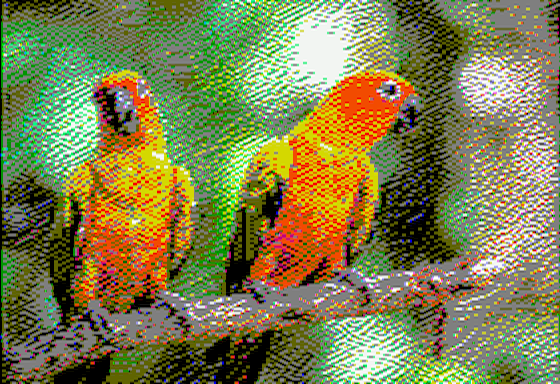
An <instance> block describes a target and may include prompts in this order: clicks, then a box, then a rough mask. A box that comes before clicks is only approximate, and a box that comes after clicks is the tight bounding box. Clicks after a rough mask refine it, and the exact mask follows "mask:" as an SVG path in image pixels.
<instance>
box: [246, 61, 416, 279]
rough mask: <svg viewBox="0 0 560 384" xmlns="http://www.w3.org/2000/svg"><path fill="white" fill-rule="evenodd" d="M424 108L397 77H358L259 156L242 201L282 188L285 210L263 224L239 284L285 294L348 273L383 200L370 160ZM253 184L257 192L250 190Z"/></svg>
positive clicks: (248, 175) (381, 73) (375, 74)
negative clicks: (389, 135)
mask: <svg viewBox="0 0 560 384" xmlns="http://www.w3.org/2000/svg"><path fill="white" fill-rule="evenodd" d="M419 102H420V99H419V97H418V95H417V94H416V92H415V90H414V87H413V86H412V84H411V83H410V82H408V81H406V80H405V79H403V78H401V77H400V76H398V75H397V74H394V73H390V72H384V71H378V72H373V73H370V72H361V73H358V74H355V75H352V76H348V77H346V78H344V79H343V80H342V81H340V82H338V83H337V84H336V85H335V86H334V87H333V88H332V89H331V90H330V91H329V92H328V94H327V95H326V96H325V97H324V98H323V99H322V100H321V101H320V102H319V104H318V105H317V107H315V108H314V110H313V111H312V112H310V113H309V114H308V115H307V116H306V118H305V119H304V120H302V121H301V122H300V123H299V124H297V125H296V126H295V127H294V128H293V130H292V131H291V132H290V133H288V134H287V135H285V136H283V137H282V138H281V139H280V138H277V137H275V138H273V139H272V140H270V141H269V142H268V143H267V144H265V145H263V146H262V147H261V148H260V150H259V151H258V153H257V154H256V155H255V156H254V157H253V158H252V160H251V162H250V164H249V166H248V167H247V169H246V171H245V175H244V180H245V183H244V184H242V186H241V189H242V194H244V195H245V196H253V197H254V195H257V194H263V193H265V192H266V193H269V194H270V193H271V191H273V190H275V189H276V190H277V189H278V188H279V187H280V189H282V190H281V191H280V192H278V193H276V195H278V194H279V195H280V196H279V198H278V199H281V203H280V204H278V205H279V207H278V211H277V213H276V215H277V217H274V218H273V219H272V220H271V218H270V217H267V218H264V219H263V220H262V223H259V224H258V226H259V227H260V228H259V233H260V234H262V236H260V237H261V241H260V246H259V250H258V252H257V256H256V257H255V258H254V260H252V261H251V263H252V264H251V265H250V267H249V276H248V279H247V280H246V282H244V283H242V284H245V285H247V284H246V283H247V282H249V283H250V282H255V281H260V282H263V283H265V284H266V285H268V286H270V287H276V288H279V289H285V288H287V287H295V286H298V285H302V284H308V283H311V282H315V283H316V282H322V281H326V280H328V279H330V278H331V277H332V276H333V272H334V271H336V270H341V269H344V268H345V267H346V266H347V264H348V263H349V262H350V261H349V260H351V255H352V254H355V253H356V250H357V249H358V247H359V246H361V245H362V244H364V243H365V242H366V241H368V240H369V238H370V235H371V231H372V220H373V218H374V203H375V202H376V201H377V199H378V189H379V186H378V174H377V172H376V170H375V168H374V165H373V164H372V163H371V162H370V159H369V157H368V155H367V152H369V151H370V150H371V149H372V147H373V146H374V145H375V144H376V143H377V142H379V141H380V140H381V139H382V138H383V137H384V136H386V135H387V133H388V132H390V131H395V130H398V131H399V132H402V129H403V128H407V127H406V124H405V123H403V121H407V118H409V116H410V113H411V111H412V113H413V110H414V109H415V108H416V107H417V106H416V104H417V103H419ZM410 125H412V124H410ZM255 175H256V176H255ZM255 177H256V179H257V181H258V183H260V185H262V186H263V187H262V188H261V189H260V190H251V187H250V183H248V182H247V180H251V178H252V180H255ZM278 180H283V181H284V183H280V184H279V181H278ZM245 205H247V203H246V202H244V203H243V202H242V203H241V206H242V207H244V206H245Z"/></svg>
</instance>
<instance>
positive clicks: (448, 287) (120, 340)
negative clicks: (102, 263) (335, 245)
mask: <svg viewBox="0 0 560 384" xmlns="http://www.w3.org/2000/svg"><path fill="white" fill-rule="evenodd" d="M466 266H467V263H461V264H460V265H455V264H452V265H451V264H449V265H446V266H445V267H447V268H448V269H447V271H445V269H437V268H432V267H426V268H424V269H419V270H416V271H408V272H399V273H393V274H391V275H385V276H375V277H371V278H370V277H364V276H362V275H360V274H359V273H357V272H356V271H355V270H353V269H348V270H345V271H340V272H338V273H337V276H336V277H335V278H334V279H332V280H331V281H329V282H327V283H320V284H314V285H308V286H302V287H297V288H288V289H285V290H281V291H280V290H275V289H273V288H270V287H267V286H265V285H263V284H262V283H260V282H258V283H255V284H253V285H252V286H249V287H248V288H247V291H248V293H245V294H235V295H232V296H225V297H219V298H217V299H212V300H205V301H198V302H192V301H189V300H188V299H186V298H184V297H181V296H180V295H179V294H176V293H171V292H161V293H160V294H159V295H158V297H157V299H158V300H157V301H156V304H154V305H153V306H152V307H151V308H146V309H141V310H138V311H134V312H133V313H128V314H113V315H111V314H109V312H108V311H107V310H106V309H105V308H102V307H100V304H99V301H97V300H96V301H92V302H90V305H89V307H88V310H87V311H86V312H85V313H84V314H83V315H82V316H80V317H79V318H77V319H72V320H73V323H72V327H71V328H69V329H57V330H56V332H52V333H48V334H45V335H42V336H41V337H40V338H36V339H35V340H33V341H32V342H30V343H27V344H25V345H23V344H20V345H18V346H11V347H10V348H5V351H6V354H7V357H8V359H9V360H10V361H11V363H12V378H13V379H16V380H28V379H33V380H40V379H41V378H44V377H47V376H49V375H53V374H56V373H57V372H60V371H62V370H65V369H68V368H71V367H73V366H75V365H77V364H80V363H82V362H84V361H88V360H95V359H98V358H101V357H102V356H104V355H107V354H110V353H114V352H119V351H123V350H127V349H132V348H134V347H135V346H137V345H139V344H142V343H148V344H150V343H164V344H166V343H170V342H189V341H193V340H197V339H198V340H200V338H203V339H208V338H215V339H216V340H217V339H219V338H222V337H226V336H231V337H233V338H236V337H241V336H243V335H244V334H247V333H251V334H255V335H258V334H260V333H262V332H264V331H266V330H269V329H278V328H283V327H288V326H290V325H293V324H295V323H299V322H302V321H303V322H313V321H321V320H326V319H330V318H337V317H352V316H363V315H366V314H373V313H382V312H388V311H393V310H399V309H405V308H407V307H409V306H411V305H416V306H418V305H423V306H436V305H439V304H441V303H444V302H446V301H447V300H449V299H451V298H454V297H457V295H460V294H462V295H463V296H464V295H465V294H467V293H471V294H472V293H474V292H477V291H478V290H479V289H480V288H481V287H483V286H484V285H485V284H484V281H482V280H477V278H476V277H475V276H473V275H471V273H470V270H469V269H465V268H464V267H466ZM442 267H443V266H442ZM490 278H491V277H489V278H488V279H486V280H485V281H488V280H489V279H490Z"/></svg>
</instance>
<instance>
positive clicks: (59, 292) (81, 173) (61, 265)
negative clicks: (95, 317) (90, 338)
mask: <svg viewBox="0 0 560 384" xmlns="http://www.w3.org/2000/svg"><path fill="white" fill-rule="evenodd" d="M91 186H92V176H91V170H90V167H89V165H88V164H84V165H82V166H80V167H78V168H76V169H75V170H74V172H72V174H71V175H69V177H68V180H67V181H66V182H65V184H64V187H63V190H62V194H61V195H58V197H57V204H56V207H55V215H54V216H55V218H54V222H53V237H52V247H51V249H52V250H53V253H52V257H51V276H52V279H53V280H52V281H53V291H54V295H55V297H56V299H57V300H58V302H59V304H60V307H61V311H62V321H63V323H67V322H68V321H69V318H70V316H72V314H73V311H74V303H73V300H72V292H71V290H72V282H73V280H74V279H75V278H76V273H77V271H78V269H79V265H80V264H81V263H82V260H81V258H80V257H76V252H77V255H78V256H80V255H81V249H80V242H79V233H78V232H79V228H80V225H81V224H82V221H83V218H84V215H85V214H86V212H87V210H89V203H90V201H89V199H90V196H89V194H90V189H91Z"/></svg>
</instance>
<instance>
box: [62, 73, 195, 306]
mask: <svg viewBox="0 0 560 384" xmlns="http://www.w3.org/2000/svg"><path fill="white" fill-rule="evenodd" d="M94 91H95V93H94V102H95V103H96V105H97V119H98V124H99V134H100V136H99V148H98V149H99V154H98V155H97V156H96V157H95V158H94V159H93V160H91V161H88V162H86V163H84V164H82V165H81V166H79V167H77V168H75V169H74V170H73V172H72V173H71V175H69V177H68V178H67V181H66V183H65V185H64V202H65V203H64V223H65V225H67V226H68V225H70V224H71V212H72V204H73V202H74V204H77V206H78V208H79V211H80V213H81V215H82V217H83V220H82V223H81V226H82V230H81V233H80V235H79V239H80V240H79V241H80V244H79V247H80V248H81V253H82V257H83V269H82V271H80V272H79V273H78V274H77V278H76V279H75V281H74V286H73V292H74V303H75V306H76V307H80V306H87V303H88V302H89V301H90V300H92V299H99V300H100V301H101V303H102V305H103V306H104V307H106V308H107V309H109V310H110V311H117V312H123V311H127V310H128V309H129V308H130V307H131V305H132V304H133V303H134V301H135V299H137V298H141V297H143V296H144V297H145V296H147V295H148V294H149V292H151V294H153V293H154V292H155V291H157V290H160V289H165V288H166V282H167V275H168V262H169V260H168V256H169V250H170V249H171V248H169V247H173V249H175V250H188V249H189V246H190V242H191V229H192V223H191V219H190V213H191V205H192V203H193V199H194V190H193V187H192V186H191V184H190V178H189V173H188V171H187V170H185V169H184V168H182V167H177V166H173V165H172V164H171V162H170V159H169V158H168V156H167V153H166V149H165V148H166V145H165V140H164V137H163V128H162V125H161V123H160V120H159V114H158V110H157V105H156V102H155V99H154V97H153V95H152V93H151V91H150V88H149V86H148V85H147V84H146V82H145V80H143V79H142V78H141V77H140V76H139V75H138V74H136V73H133V72H129V71H122V72H118V73H113V74H110V75H109V76H107V77H105V78H103V79H102V80H101V81H100V83H99V84H97V86H96V87H95V90H94ZM178 253H180V252H178Z"/></svg>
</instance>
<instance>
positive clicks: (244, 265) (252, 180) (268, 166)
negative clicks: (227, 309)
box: [225, 140, 292, 295]
mask: <svg viewBox="0 0 560 384" xmlns="http://www.w3.org/2000/svg"><path fill="white" fill-rule="evenodd" d="M291 164H292V151H291V148H290V146H289V144H288V142H287V140H272V141H270V142H269V143H268V144H266V145H265V146H263V147H262V148H261V150H260V151H259V153H258V154H257V155H255V156H254V157H253V159H252V161H251V163H250V164H249V167H248V168H247V171H246V172H245V178H244V180H243V181H242V186H241V192H240V194H241V196H240V200H241V201H240V206H239V208H238V210H237V212H236V214H235V222H234V228H233V237H232V239H231V241H230V252H229V258H228V261H227V268H226V282H225V284H226V289H225V291H226V294H228V295H230V294H232V293H236V292H242V289H241V288H242V285H243V282H244V281H245V280H246V279H247V277H248V276H249V272H250V269H251V266H252V265H253V264H254V261H255V259H256V257H257V256H258V250H259V247H260V245H261V243H262V241H261V240H260V235H261V233H262V231H263V230H270V229H272V228H273V227H274V225H275V222H276V219H277V218H278V212H279V211H280V208H281V207H282V197H283V195H284V193H285V190H286V188H287V180H288V178H289V169H290V166H291Z"/></svg>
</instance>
